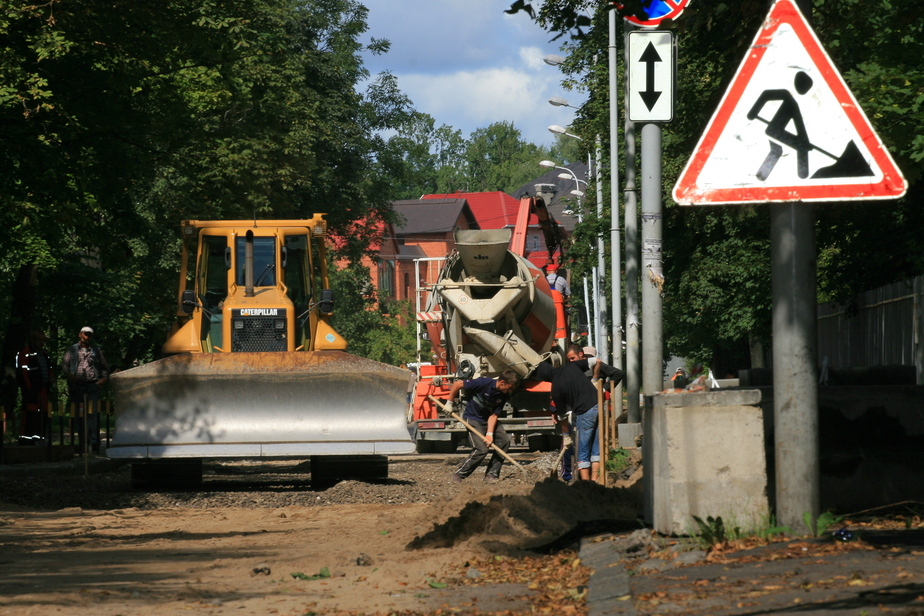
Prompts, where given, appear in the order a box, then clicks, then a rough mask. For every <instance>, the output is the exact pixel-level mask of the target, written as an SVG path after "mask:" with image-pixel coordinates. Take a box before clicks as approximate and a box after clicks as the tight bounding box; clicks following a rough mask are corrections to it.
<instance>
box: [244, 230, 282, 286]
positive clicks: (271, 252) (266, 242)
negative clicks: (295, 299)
mask: <svg viewBox="0 0 924 616" xmlns="http://www.w3.org/2000/svg"><path fill="white" fill-rule="evenodd" d="M235 244H236V245H235V249H236V250H235V253H236V256H237V261H236V263H237V267H236V270H237V271H236V279H235V280H236V282H237V284H238V286H245V285H246V284H247V283H246V281H245V279H244V271H245V267H246V259H245V255H246V254H247V253H246V250H247V249H246V246H247V238H245V237H238V238H237V239H236V240H235ZM275 285H276V238H275V237H255V238H253V286H255V287H272V286H275Z"/></svg>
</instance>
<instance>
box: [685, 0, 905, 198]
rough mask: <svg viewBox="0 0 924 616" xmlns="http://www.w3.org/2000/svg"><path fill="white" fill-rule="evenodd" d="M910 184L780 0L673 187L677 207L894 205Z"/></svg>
mask: <svg viewBox="0 0 924 616" xmlns="http://www.w3.org/2000/svg"><path fill="white" fill-rule="evenodd" d="M906 190H907V183H906V182H905V178H904V177H903V176H902V173H901V171H900V170H899V169H898V167H896V165H895V161H893V160H892V157H891V156H890V155H889V153H888V152H887V151H886V149H885V147H884V146H883V145H882V141H881V140H880V139H879V137H878V136H877V135H876V133H875V131H874V130H873V127H872V126H871V125H870V123H869V120H868V119H867V118H866V115H865V114H864V113H863V110H862V109H860V107H859V105H857V101H856V100H855V99H854V97H853V94H851V92H850V90H849V89H848V88H847V84H846V83H844V79H843V78H842V77H841V75H840V73H838V71H837V69H836V68H835V67H834V64H832V62H831V59H830V58H829V57H828V54H827V53H826V52H825V50H824V49H823V48H822V46H821V43H820V42H819V40H818V37H816V36H815V33H814V32H813V31H812V29H811V27H810V26H809V25H808V23H807V22H806V21H805V17H803V15H802V13H801V12H800V11H799V8H798V6H796V3H795V2H794V1H793V0H777V1H776V2H775V3H774V5H773V7H772V8H771V9H770V13H769V15H767V19H766V21H764V25H763V27H762V28H761V30H760V32H758V34H757V37H756V38H755V39H754V43H753V44H752V45H751V49H750V51H749V52H748V55H747V57H745V59H744V61H743V62H742V63H741V66H740V67H738V72H737V73H736V74H735V78H734V79H733V80H732V83H731V85H730V86H729V88H728V90H727V91H726V92H725V96H724V97H723V98H722V102H721V103H719V107H718V109H717V110H716V112H715V114H714V115H713V116H712V119H711V120H710V121H709V125H708V126H707V127H706V131H705V132H704V133H703V136H702V137H701V138H700V140H699V143H698V144H697V146H696V149H695V150H694V152H693V156H692V157H691V158H690V160H689V162H688V163H687V166H686V168H684V170H683V173H681V174H680V178H679V179H678V180H677V185H676V186H674V200H675V201H677V202H678V203H680V204H681V205H711V204H720V203H748V202H762V201H777V202H792V201H843V200H855V199H897V198H899V197H901V196H902V195H904V194H905V191H906Z"/></svg>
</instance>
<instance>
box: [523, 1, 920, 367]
mask: <svg viewBox="0 0 924 616" xmlns="http://www.w3.org/2000/svg"><path fill="white" fill-rule="evenodd" d="M622 4H623V5H624V8H622V9H619V11H620V13H621V14H626V13H627V12H628V13H634V12H637V11H638V10H640V9H641V8H643V7H641V6H640V3H639V2H635V1H631V2H629V1H627V2H623V3H622ZM805 4H808V5H809V6H811V7H812V8H813V11H812V23H813V27H814V28H815V30H816V32H817V34H818V36H819V38H820V39H821V41H822V43H823V44H824V46H825V48H826V49H827V51H828V53H829V54H830V55H831V56H832V59H833V60H834V63H835V65H836V66H837V67H838V68H839V70H840V71H841V73H842V74H843V75H844V77H845V80H846V81H847V83H848V85H849V87H850V88H851V90H852V91H853V93H854V95H855V96H856V98H857V100H858V102H859V104H860V106H861V107H862V108H863V109H864V110H865V112H866V115H867V116H868V117H869V118H870V121H871V122H872V123H873V126H874V127H875V128H876V130H877V132H878V133H879V135H880V136H881V137H882V139H883V140H884V142H885V144H886V147H887V148H888V149H889V151H890V152H891V153H892V154H893V156H894V157H895V158H896V160H897V162H898V165H899V167H900V168H901V169H903V171H904V173H905V175H906V177H907V179H908V180H909V182H910V188H909V191H908V194H907V195H906V196H905V197H904V198H903V199H900V200H897V201H886V202H880V203H869V202H865V203H860V204H843V203H840V204H830V205H828V204H826V205H819V206H816V207H815V209H816V218H817V224H816V229H817V231H816V238H817V246H818V255H819V256H818V287H819V288H818V290H819V299H820V300H838V301H841V302H844V303H847V304H849V303H850V302H851V298H852V297H853V296H854V295H855V294H856V293H858V292H859V291H861V290H864V289H869V288H873V287H876V286H879V285H883V284H887V283H889V282H894V281H896V280H901V279H903V278H907V277H910V276H913V275H916V274H920V273H922V271H924V262H922V258H921V256H920V255H921V254H922V250H921V248H922V247H921V241H920V239H919V238H918V236H919V234H918V233H917V230H918V229H919V228H920V226H921V223H922V220H921V218H922V213H921V212H922V208H921V207H920V206H919V203H920V200H921V196H922V195H921V182H920V179H921V172H922V165H921V161H922V160H924V139H922V138H921V134H922V133H924V131H922V128H924V111H922V105H921V102H922V101H924V76H922V75H924V74H922V70H924V54H922V53H921V51H922V49H921V46H922V45H924V36H922V34H924V32H922V28H924V20H922V19H921V18H920V10H919V9H918V7H917V6H916V4H915V3H914V2H912V0H894V1H890V2H887V3H879V4H877V5H876V6H875V7H870V5H869V3H862V2H860V1H859V0H846V1H845V2H837V3H834V2H830V1H826V0H814V2H807V3H805ZM768 6H769V5H768V2H766V1H764V0H745V1H743V2H737V3H724V2H723V3H705V4H700V5H696V6H693V7H691V8H689V9H688V10H687V11H685V12H684V14H683V15H682V16H681V17H680V19H678V20H676V22H674V23H672V24H662V27H667V28H670V29H673V30H675V31H676V32H677V35H678V41H679V45H680V50H679V56H680V62H679V65H678V77H677V78H678V83H677V87H676V93H677V96H678V100H677V112H676V113H675V120H674V121H673V122H671V123H670V124H667V125H665V126H664V137H663V138H664V146H663V167H664V180H663V187H664V198H663V203H664V205H665V212H664V224H665V227H664V258H665V263H664V266H665V274H666V284H665V287H664V308H665V313H664V314H665V340H666V343H667V346H668V348H669V350H670V351H671V352H672V353H673V354H679V355H684V356H687V357H690V358H696V359H704V360H706V361H712V359H713V358H714V357H720V356H727V355H728V354H729V353H738V354H739V355H741V354H743V355H744V356H745V360H744V361H745V362H746V361H747V359H746V355H747V353H746V351H747V347H748V346H749V344H750V343H751V342H763V343H767V342H768V341H769V329H770V326H769V318H770V275H769V271H770V268H769V260H770V254H769V213H768V210H767V208H766V207H765V206H761V205H752V206H726V207H708V208H706V207H697V208H680V207H677V206H676V205H675V204H673V202H672V200H671V198H670V190H671V188H672V187H673V185H674V183H675V181H676V178H677V176H678V175H679V173H680V171H681V169H682V168H683V166H684V165H685V163H686V161H687V159H688V158H689V156H690V154H691V152H692V150H693V148H694V146H695V145H696V143H697V141H698V139H699V137H700V135H701V134H702V131H703V129H704V128H705V125H706V123H707V122H708V120H709V118H710V117H711V115H712V113H713V111H714V110H715V108H716V106H717V104H718V102H719V100H720V98H721V96H722V94H723V93H724V91H725V88H726V87H727V86H728V84H729V82H730V80H731V78H732V77H733V75H734V73H735V71H736V69H737V67H738V65H739V63H740V61H741V59H742V57H743V56H744V54H745V53H746V52H747V50H748V47H749V45H750V44H751V42H752V40H753V38H754V35H755V33H756V32H757V30H758V28H759V26H760V24H761V23H762V21H763V19H764V17H765V15H766V11H767V9H768ZM611 8H612V5H610V3H605V2H598V1H596V0H595V1H587V0H550V1H548V2H544V3H542V5H541V6H540V7H538V8H536V7H533V6H532V5H531V4H530V3H529V2H526V1H525V0H520V1H518V2H516V3H514V4H513V5H512V6H511V9H510V11H511V12H516V11H523V10H525V11H527V12H528V13H530V14H531V15H533V16H534V18H535V19H536V20H537V21H538V22H539V23H540V24H541V25H543V26H544V27H546V28H547V29H549V30H550V31H551V32H553V33H554V34H555V35H556V36H562V35H568V40H567V41H566V42H565V43H564V47H565V50H566V52H567V61H566V63H565V65H564V66H563V69H564V70H565V72H566V80H565V85H566V87H571V86H574V87H586V88H587V89H588V100H587V103H586V104H585V105H584V106H583V107H582V109H581V110H580V112H579V113H578V117H577V119H576V121H575V132H577V133H578V134H595V133H600V134H601V135H603V136H604V144H603V151H604V153H606V152H608V151H609V144H608V91H607V83H608V82H607V80H606V79H605V70H606V69H605V66H601V65H600V64H599V63H598V64H595V63H594V62H593V59H594V57H599V58H605V57H606V46H607V43H608V41H607V22H608V10H610V9H611ZM619 61H620V63H621V62H622V58H621V57H620V58H619ZM620 71H621V69H620ZM601 72H602V74H603V76H604V78H601ZM620 80H621V77H620ZM621 81H622V80H621ZM620 107H621V105H620ZM620 113H622V109H620ZM621 128H622V123H621V120H620V129H621ZM620 139H622V135H620ZM620 149H622V148H620ZM607 163H608V161H604V164H607ZM623 164H624V162H620V167H621V168H624V166H623ZM604 203H609V199H608V195H605V196H604ZM606 216H608V214H606ZM598 225H599V222H598ZM885 246H888V249H887V250H886V249H883V247H885ZM742 349H744V351H742Z"/></svg>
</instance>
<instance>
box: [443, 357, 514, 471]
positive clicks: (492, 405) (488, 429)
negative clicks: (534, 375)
mask: <svg viewBox="0 0 924 616" xmlns="http://www.w3.org/2000/svg"><path fill="white" fill-rule="evenodd" d="M519 385H520V377H519V375H518V374H517V373H516V372H514V371H513V370H509V369H508V370H504V372H503V373H501V375H500V376H499V377H497V380H495V379H492V378H486V377H485V378H480V379H471V380H468V381H463V380H458V381H456V382H455V383H453V384H452V387H450V388H449V404H452V403H453V400H455V398H456V395H457V394H458V393H459V391H461V390H462V389H464V390H465V391H466V392H467V393H468V394H469V399H468V402H467V403H466V404H465V412H464V413H463V414H462V419H464V420H465V421H466V422H467V423H468V424H469V425H470V426H471V427H472V428H474V429H475V430H477V431H478V433H479V434H481V435H482V436H484V437H485V438H486V439H487V441H485V440H483V439H481V438H479V437H477V436H475V435H474V434H471V433H469V435H468V438H469V441H470V442H471V445H472V453H471V454H469V456H468V458H466V459H465V462H463V463H462V466H460V467H459V470H457V471H456V472H455V473H453V474H452V480H453V481H454V482H456V483H460V482H462V480H463V479H465V478H466V477H468V476H469V475H471V474H472V473H474V472H475V469H476V468H478V465H479V464H481V462H482V460H484V459H485V456H487V455H488V449H489V447H490V444H491V443H493V444H494V445H496V446H497V447H499V448H500V450H501V451H503V452H504V453H506V452H507V448H508V447H510V436H509V435H508V434H507V432H506V431H505V430H504V426H503V425H501V423H500V422H499V421H498V417H499V416H500V413H501V412H502V411H503V410H504V405H505V404H507V401H508V400H510V396H511V394H513V392H514V391H516V388H517V387H518V386H519ZM503 465H504V458H503V457H502V456H501V455H500V454H498V453H497V452H496V451H495V452H494V453H493V454H492V455H491V461H490V462H489V463H488V468H487V470H486V471H485V475H484V479H483V480H482V481H484V482H485V483H495V482H496V481H497V480H498V479H499V478H500V472H501V467H502V466H503Z"/></svg>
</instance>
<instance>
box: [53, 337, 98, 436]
mask: <svg viewBox="0 0 924 616" xmlns="http://www.w3.org/2000/svg"><path fill="white" fill-rule="evenodd" d="M79 338H80V341H79V342H78V343H77V344H75V345H73V346H71V347H69V348H68V349H67V351H66V352H65V353H64V359H63V360H62V361H61V373H62V374H63V375H64V377H65V378H66V379H67V387H68V397H69V399H70V402H71V403H73V404H76V405H77V409H78V412H77V416H76V417H75V418H74V421H73V424H75V425H71V430H72V431H73V432H74V433H76V434H77V435H78V440H79V443H80V449H81V450H83V449H84V447H85V446H86V443H87V442H89V444H90V446H91V447H92V448H93V451H99V394H100V387H101V386H103V385H104V384H105V383H106V381H107V380H108V379H109V364H108V363H107V362H106V357H105V356H104V355H103V351H102V350H101V349H100V348H99V347H98V346H96V345H95V344H93V328H92V327H89V326H84V327H83V328H82V329H81V330H80V334H79ZM84 402H86V403H87V404H92V405H93V407H95V408H94V412H93V413H91V414H88V415H87V432H89V434H84V431H83V426H84V422H83V414H84V413H85V412H87V409H86V408H84Z"/></svg>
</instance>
